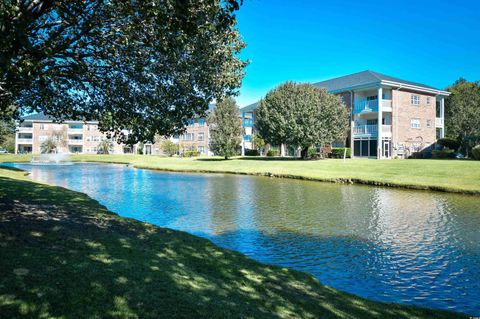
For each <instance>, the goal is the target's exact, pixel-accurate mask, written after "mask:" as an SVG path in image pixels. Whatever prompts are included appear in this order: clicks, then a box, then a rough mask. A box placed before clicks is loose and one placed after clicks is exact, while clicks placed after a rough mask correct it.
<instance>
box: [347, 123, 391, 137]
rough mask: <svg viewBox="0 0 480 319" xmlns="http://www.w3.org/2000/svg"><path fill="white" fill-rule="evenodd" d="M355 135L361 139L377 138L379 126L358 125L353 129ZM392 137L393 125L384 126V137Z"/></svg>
mask: <svg viewBox="0 0 480 319" xmlns="http://www.w3.org/2000/svg"><path fill="white" fill-rule="evenodd" d="M353 135H354V136H357V137H360V136H363V137H375V136H378V125H377V124H371V125H357V126H354V127H353ZM391 135H392V126H391V125H382V136H384V137H391Z"/></svg>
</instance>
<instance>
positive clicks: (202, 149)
mask: <svg viewBox="0 0 480 319" xmlns="http://www.w3.org/2000/svg"><path fill="white" fill-rule="evenodd" d="M197 150H198V152H199V153H200V154H205V146H199V147H198V148H197Z"/></svg>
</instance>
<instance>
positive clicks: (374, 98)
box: [367, 95, 378, 101]
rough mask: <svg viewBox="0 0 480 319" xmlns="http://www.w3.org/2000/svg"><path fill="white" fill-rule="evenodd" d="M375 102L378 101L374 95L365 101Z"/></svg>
mask: <svg viewBox="0 0 480 319" xmlns="http://www.w3.org/2000/svg"><path fill="white" fill-rule="evenodd" d="M376 100H378V99H377V96H376V95H372V96H367V101H376Z"/></svg>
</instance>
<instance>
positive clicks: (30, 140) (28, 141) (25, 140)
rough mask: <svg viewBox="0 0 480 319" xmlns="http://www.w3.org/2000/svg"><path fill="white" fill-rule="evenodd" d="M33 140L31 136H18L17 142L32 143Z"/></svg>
mask: <svg viewBox="0 0 480 319" xmlns="http://www.w3.org/2000/svg"><path fill="white" fill-rule="evenodd" d="M32 142H33V139H31V138H17V144H32Z"/></svg>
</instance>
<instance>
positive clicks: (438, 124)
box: [435, 117, 443, 127]
mask: <svg viewBox="0 0 480 319" xmlns="http://www.w3.org/2000/svg"><path fill="white" fill-rule="evenodd" d="M435 127H443V118H441V117H437V118H435Z"/></svg>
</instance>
